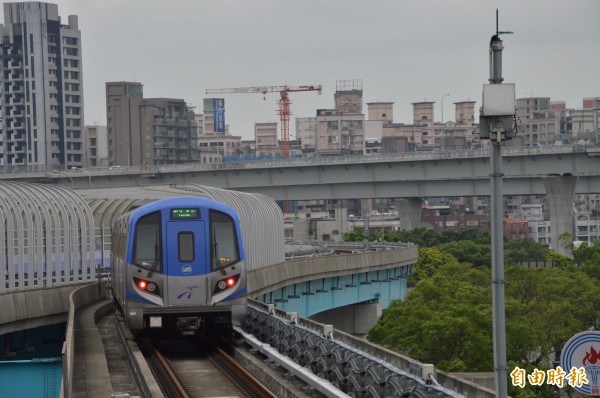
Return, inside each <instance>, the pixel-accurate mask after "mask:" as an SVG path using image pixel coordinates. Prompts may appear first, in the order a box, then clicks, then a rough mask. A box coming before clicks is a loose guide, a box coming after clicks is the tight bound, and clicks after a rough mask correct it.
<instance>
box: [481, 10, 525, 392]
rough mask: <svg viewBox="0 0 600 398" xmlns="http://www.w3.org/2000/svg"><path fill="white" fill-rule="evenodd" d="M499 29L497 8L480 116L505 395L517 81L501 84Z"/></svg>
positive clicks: (498, 362)
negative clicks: (509, 176)
mask: <svg viewBox="0 0 600 398" xmlns="http://www.w3.org/2000/svg"><path fill="white" fill-rule="evenodd" d="M507 33H512V32H500V31H499V30H498V10H496V34H495V35H494V36H492V39H491V40H490V50H489V54H490V79H489V82H490V84H484V85H483V105H482V108H481V114H480V117H479V125H480V130H481V138H482V139H489V140H490V164H491V174H490V185H491V192H490V193H491V203H492V214H491V222H492V316H493V329H494V333H493V344H494V375H495V384H496V397H498V398H506V397H507V396H508V388H507V384H508V383H507V369H506V323H505V309H504V241H503V233H502V230H503V228H502V221H503V218H504V203H503V200H502V176H503V174H502V147H503V146H504V142H505V141H506V140H509V139H511V138H513V137H514V135H515V133H516V128H515V113H516V112H515V85H514V83H506V84H502V81H503V80H504V79H503V78H502V50H503V49H504V46H503V45H502V40H500V35H501V34H507Z"/></svg>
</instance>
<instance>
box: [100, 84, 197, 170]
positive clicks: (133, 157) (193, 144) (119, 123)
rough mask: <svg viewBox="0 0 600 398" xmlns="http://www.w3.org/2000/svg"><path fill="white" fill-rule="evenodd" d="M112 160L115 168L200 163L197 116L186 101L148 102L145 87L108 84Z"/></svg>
mask: <svg viewBox="0 0 600 398" xmlns="http://www.w3.org/2000/svg"><path fill="white" fill-rule="evenodd" d="M106 119H107V133H108V134H107V135H108V159H109V162H110V164H111V165H113V166H116V165H119V166H136V165H138V166H139V165H161V164H179V163H191V162H196V161H198V158H199V155H198V131H197V126H196V121H195V115H194V113H193V112H192V111H191V109H190V108H189V106H188V105H187V104H186V102H185V101H184V100H182V99H172V98H147V99H144V95H143V86H142V84H141V83H132V82H108V83H106Z"/></svg>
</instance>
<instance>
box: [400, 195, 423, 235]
mask: <svg viewBox="0 0 600 398" xmlns="http://www.w3.org/2000/svg"><path fill="white" fill-rule="evenodd" d="M422 204H423V199H422V198H406V199H394V206H396V210H398V216H399V217H400V228H401V229H403V230H407V231H408V230H411V229H415V228H418V227H419V221H421V205H422Z"/></svg>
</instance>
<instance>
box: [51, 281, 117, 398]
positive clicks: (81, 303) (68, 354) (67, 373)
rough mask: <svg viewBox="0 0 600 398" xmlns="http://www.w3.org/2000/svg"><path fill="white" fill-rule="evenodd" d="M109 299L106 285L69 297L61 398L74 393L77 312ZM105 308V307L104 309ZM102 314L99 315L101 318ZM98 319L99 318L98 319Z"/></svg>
mask: <svg viewBox="0 0 600 398" xmlns="http://www.w3.org/2000/svg"><path fill="white" fill-rule="evenodd" d="M106 297H107V287H106V284H104V283H101V284H97V283H93V284H89V285H85V286H82V287H79V289H77V290H73V291H72V292H71V293H70V294H69V296H68V300H67V302H68V313H69V315H68V321H67V332H66V338H65V345H64V348H63V381H62V385H61V393H60V396H61V398H63V397H66V398H70V397H71V395H72V391H73V358H74V357H75V312H76V311H77V310H79V309H80V308H82V307H85V306H86V305H89V304H91V303H94V302H96V301H98V300H101V299H104V298H106ZM102 308H104V307H102ZM101 315H102V314H97V316H98V317H100V316H101ZM96 319H97V318H96Z"/></svg>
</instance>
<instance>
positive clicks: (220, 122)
mask: <svg viewBox="0 0 600 398" xmlns="http://www.w3.org/2000/svg"><path fill="white" fill-rule="evenodd" d="M213 117H214V121H215V133H224V132H225V99H224V98H213Z"/></svg>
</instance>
